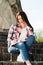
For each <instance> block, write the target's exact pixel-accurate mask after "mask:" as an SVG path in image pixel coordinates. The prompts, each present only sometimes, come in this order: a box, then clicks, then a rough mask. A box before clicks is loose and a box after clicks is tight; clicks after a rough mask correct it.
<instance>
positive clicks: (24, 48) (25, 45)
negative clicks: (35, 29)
mask: <svg viewBox="0 0 43 65" xmlns="http://www.w3.org/2000/svg"><path fill="white" fill-rule="evenodd" d="M34 40H35V37H34V36H33V35H30V36H29V37H28V39H27V41H26V42H22V43H17V44H16V45H14V46H10V47H9V48H8V52H9V53H18V52H20V54H21V55H22V57H23V59H24V61H27V60H29V58H30V57H29V54H28V50H29V49H30V48H31V46H32V44H33V43H34Z"/></svg>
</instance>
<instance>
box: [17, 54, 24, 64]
mask: <svg viewBox="0 0 43 65" xmlns="http://www.w3.org/2000/svg"><path fill="white" fill-rule="evenodd" d="M17 62H23V63H24V60H23V58H22V55H21V54H19V56H18V57H17Z"/></svg>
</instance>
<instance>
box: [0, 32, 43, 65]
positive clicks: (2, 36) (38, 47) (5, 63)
mask: <svg viewBox="0 0 43 65" xmlns="http://www.w3.org/2000/svg"><path fill="white" fill-rule="evenodd" d="M7 33H8V32H6V31H0V65H25V64H24V63H22V62H17V61H16V58H17V56H18V54H19V53H15V54H11V53H8V51H7ZM30 52H31V53H30V61H31V63H32V65H43V43H37V42H35V43H34V44H33V46H32V48H31V49H30Z"/></svg>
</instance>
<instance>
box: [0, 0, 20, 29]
mask: <svg viewBox="0 0 43 65" xmlns="http://www.w3.org/2000/svg"><path fill="white" fill-rule="evenodd" d="M10 1H11V2H10ZM15 2H16V0H0V29H9V27H10V26H11V24H12V23H14V24H16V18H15V14H14V13H15V12H16V10H15V9H16V6H15ZM9 3H13V4H12V7H11V5H10V4H9ZM17 3H19V5H18V4H17ZM17 3H16V5H17V8H18V9H20V10H21V7H20V2H19V0H17ZM13 12H14V13H13Z"/></svg>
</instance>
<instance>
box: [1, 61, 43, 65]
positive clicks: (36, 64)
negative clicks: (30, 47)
mask: <svg viewBox="0 0 43 65" xmlns="http://www.w3.org/2000/svg"><path fill="white" fill-rule="evenodd" d="M31 63H32V65H43V61H33V62H31ZM0 65H26V64H24V63H22V62H16V61H15V62H12V61H7V62H6V61H0Z"/></svg>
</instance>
